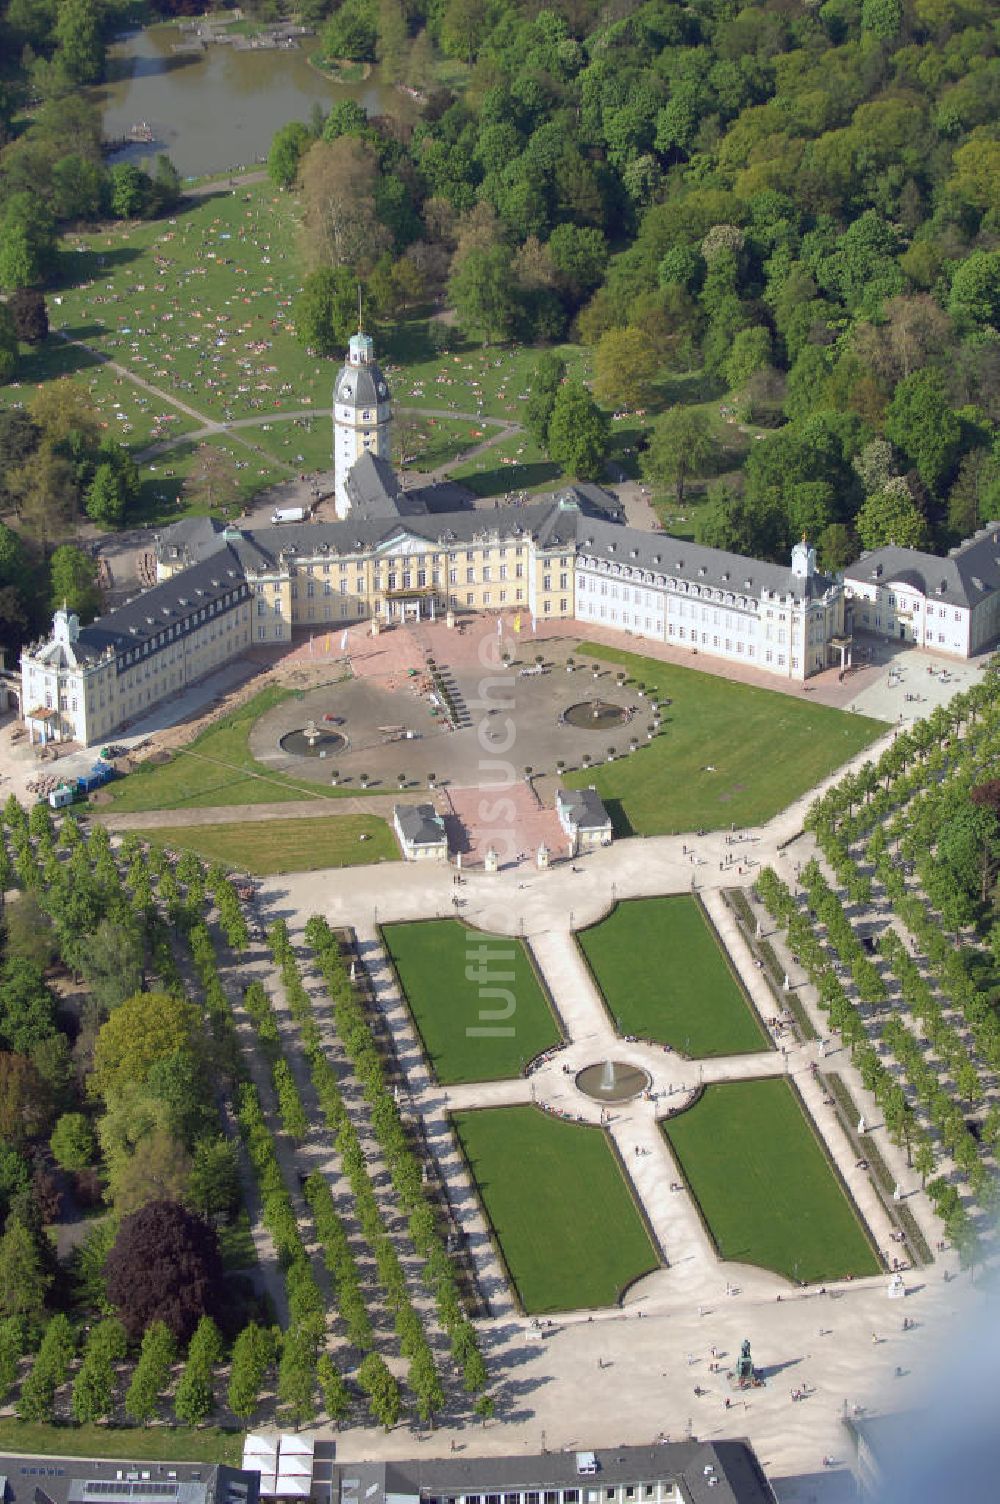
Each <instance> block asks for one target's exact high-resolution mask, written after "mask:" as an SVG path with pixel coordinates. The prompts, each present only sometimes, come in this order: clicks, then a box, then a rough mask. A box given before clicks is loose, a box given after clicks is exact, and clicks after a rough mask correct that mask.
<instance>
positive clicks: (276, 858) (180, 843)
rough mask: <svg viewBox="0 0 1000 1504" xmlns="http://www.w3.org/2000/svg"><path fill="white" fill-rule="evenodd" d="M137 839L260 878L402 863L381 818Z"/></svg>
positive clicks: (173, 831)
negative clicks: (374, 864) (338, 868)
mask: <svg viewBox="0 0 1000 1504" xmlns="http://www.w3.org/2000/svg"><path fill="white" fill-rule="evenodd" d="M136 835H138V836H141V837H142V839H143V840H145V841H152V842H154V843H155V844H156V845H159V846H168V847H170V848H171V849H172V850H175V851H193V852H195V853H196V854H197V855H198V856H200V857H204V859H205V861H207V862H221V863H222V864H223V866H224V867H235V868H237V869H238V870H239V871H241V872H251V873H253V874H254V876H256V877H267V876H268V875H270V874H272V873H275V872H312V871H314V870H315V869H316V868H320V867H362V866H368V865H369V864H370V863H372V862H394V861H398V860H399V849H398V847H397V846H396V842H395V838H394V837H393V834H392V831H391V830H390V829H389V827H388V825H387V824H386V822H385V821H384V820H380V819H379V818H378V816H377V815H318V816H317V817H316V818H315V819H311V820H310V819H307V820H302V819H295V820H281V819H276V820H253V821H249V820H246V821H242V822H240V821H233V822H232V823H229V822H228V821H227V822H221V823H219V824H218V825H170V826H165V825H161V826H156V827H150V829H148V830H137V831H136ZM362 836H364V838H365V839H364V840H362V839H361V838H362Z"/></svg>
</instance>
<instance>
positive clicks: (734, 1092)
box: [662, 1077, 882, 1284]
mask: <svg viewBox="0 0 1000 1504" xmlns="http://www.w3.org/2000/svg"><path fill="white" fill-rule="evenodd" d="M662 1127H663V1132H664V1134H665V1135H666V1138H667V1140H668V1142H669V1144H670V1147H671V1149H672V1150H673V1152H674V1154H675V1155H676V1157H677V1161H678V1163H679V1165H680V1166H681V1169H682V1171H683V1174H684V1177H685V1179H686V1181H687V1183H688V1186H689V1188H690V1190H691V1192H692V1194H693V1196H694V1197H695V1199H696V1201H697V1203H698V1206H699V1209H700V1211H701V1214H702V1217H703V1219H704V1222H705V1225H706V1227H707V1228H708V1231H709V1233H710V1235H711V1237H712V1240H713V1242H714V1243H715V1246H716V1248H717V1249H718V1251H719V1255H720V1257H721V1258H724V1259H728V1260H733V1261H736V1262H741V1263H747V1264H758V1265H760V1266H761V1267H762V1268H765V1269H772V1270H774V1272H775V1273H776V1274H782V1275H784V1276H785V1278H786V1279H790V1280H794V1281H795V1282H796V1283H801V1284H813V1283H819V1282H821V1281H833V1280H840V1279H845V1278H855V1277H857V1276H863V1275H870V1274H877V1273H878V1272H879V1270H880V1268H881V1267H882V1261H881V1259H880V1258H879V1256H878V1254H877V1252H876V1251H875V1249H874V1247H873V1245H872V1242H871V1239H870V1238H869V1236H868V1234H867V1231H866V1229H865V1228H864V1226H863V1224H862V1223H861V1221H860V1219H859V1217H858V1213H857V1211H856V1209H855V1207H854V1205H853V1203H852V1202H851V1200H850V1198H849V1197H848V1195H847V1192H846V1191H845V1190H844V1189H843V1187H842V1186H841V1184H840V1182H839V1180H838V1179H837V1175H836V1172H835V1170H834V1168H833V1165H832V1164H831V1162H830V1159H829V1156H828V1155H827V1153H826V1150H825V1149H824V1147H823V1145H822V1143H821V1141H820V1139H819V1137H818V1135H817V1133H816V1130H815V1128H814V1127H813V1125H812V1123H811V1121H810V1120H809V1118H808V1116H807V1114H806V1112H805V1109H804V1108H803V1106H802V1103H801V1102H800V1100H799V1098H798V1095H797V1093H796V1092H795V1090H794V1088H793V1087H792V1085H791V1084H790V1083H789V1082H788V1081H786V1080H785V1079H784V1078H782V1077H772V1078H769V1079H764V1080H758V1081H730V1082H726V1083H724V1084H721V1085H712V1086H709V1087H706V1088H705V1090H704V1091H703V1092H702V1093H701V1094H700V1096H699V1098H698V1100H697V1101H696V1102H695V1104H694V1105H693V1106H691V1107H689V1108H687V1109H686V1110H685V1111H683V1112H680V1113H677V1114H676V1115H675V1116H672V1117H669V1118H667V1119H666V1120H665V1122H664V1123H663V1125H662Z"/></svg>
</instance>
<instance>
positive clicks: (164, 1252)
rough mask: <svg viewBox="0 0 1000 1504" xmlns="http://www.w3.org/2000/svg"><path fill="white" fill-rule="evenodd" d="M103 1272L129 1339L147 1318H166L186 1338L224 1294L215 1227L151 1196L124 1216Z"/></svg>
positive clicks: (143, 1327) (173, 1203)
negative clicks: (212, 1227)
mask: <svg viewBox="0 0 1000 1504" xmlns="http://www.w3.org/2000/svg"><path fill="white" fill-rule="evenodd" d="M104 1275H105V1281H106V1286H107V1292H108V1299H109V1300H110V1302H111V1303H112V1305H113V1306H114V1307H115V1309H116V1311H117V1314H118V1316H119V1317H120V1319H121V1321H122V1323H123V1324H124V1326H125V1330H126V1331H127V1332H128V1335H129V1337H130V1338H131V1339H132V1340H137V1339H138V1338H139V1337H141V1336H142V1334H143V1332H144V1331H145V1330H146V1328H147V1327H148V1326H149V1324H150V1322H152V1321H164V1322H166V1324H167V1326H168V1327H169V1328H170V1330H171V1331H172V1332H173V1334H174V1336H175V1337H176V1338H177V1340H178V1341H179V1342H186V1341H187V1339H188V1338H189V1337H190V1335H191V1333H192V1332H193V1331H194V1329H195V1327H196V1326H197V1324H198V1322H199V1321H200V1319H201V1318H202V1316H212V1315H215V1314H217V1312H218V1309H219V1305H220V1302H221V1298H222V1260H221V1258H220V1257H219V1244H218V1241H217V1239H216V1236H215V1233H214V1232H213V1231H212V1229H211V1228H210V1227H209V1226H208V1224H207V1223H205V1222H203V1221H202V1220H201V1218H200V1217H196V1216H195V1215H194V1213H193V1212H189V1211H188V1210H187V1208H186V1207H184V1206H181V1205H179V1203H178V1202H176V1201H150V1202H149V1203H148V1205H146V1206H143V1207H141V1208H140V1209H139V1211H137V1212H133V1213H132V1215H131V1216H129V1217H124V1218H123V1219H122V1225H121V1227H120V1228H119V1231H118V1236H117V1238H116V1239H115V1242H114V1247H113V1248H112V1249H111V1252H110V1253H109V1254H108V1257H107V1261H106V1263H105V1265H104Z"/></svg>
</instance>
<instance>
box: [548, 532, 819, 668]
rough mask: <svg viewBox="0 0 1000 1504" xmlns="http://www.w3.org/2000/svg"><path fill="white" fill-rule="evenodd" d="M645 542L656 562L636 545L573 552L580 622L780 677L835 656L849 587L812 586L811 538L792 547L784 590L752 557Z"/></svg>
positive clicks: (671, 542)
mask: <svg viewBox="0 0 1000 1504" xmlns="http://www.w3.org/2000/svg"><path fill="white" fill-rule="evenodd" d="M649 543H650V548H651V549H652V548H654V547H655V548H656V549H657V550H658V552H655V553H653V554H652V559H650V558H649V557H647V558H646V559H645V560H643V559H642V558H641V557H640V552H645V551H640V550H638V549H635V550H627V551H625V553H624V557H623V556H622V555H621V554H618V555H611V556H609V554H608V553H607V552H605V554H604V555H596V554H587V553H584V554H581V555H580V556H579V557H578V558H577V561H576V617H577V620H578V621H581V622H593V623H594V624H595V625H598V626H606V627H609V628H611V629H612V630H616V631H624V632H629V633H632V634H633V635H634V636H637V637H645V638H649V639H650V640H652V641H654V642H665V643H669V644H670V645H671V646H672V647H678V648H686V649H688V650H689V651H690V652H691V654H692V655H695V654H698V653H703V654H705V655H707V656H709V657H712V658H723V659H726V660H728V661H729V662H731V663H743V664H747V665H749V666H751V667H754V668H760V669H763V670H764V671H765V672H767V673H771V674H775V675H777V676H778V677H780V678H783V679H794V680H797V681H801V680H805V679H807V678H808V677H809V676H810V675H811V674H815V673H819V672H821V671H822V670H823V669H825V668H827V667H829V666H830V664H831V662H836V661H837V658H831V640H832V639H833V638H835V637H838V636H839V635H840V634H841V633H842V632H843V624H844V622H843V592H842V590H841V589H840V587H839V586H838V585H835V584H833V583H832V582H827V581H823V582H822V585H821V586H820V588H818V589H816V590H813V589H812V588H808V587H811V586H812V584H813V582H814V581H816V556H815V550H813V549H811V548H809V547H808V545H806V544H805V543H800V544H796V546H795V548H794V549H793V551H792V567H791V570H790V571H786V572H785V573H786V576H787V587H786V588H780V587H779V588H775V587H776V586H777V585H778V581H777V580H776V579H772V580H771V582H770V583H769V584H768V585H765V584H763V583H762V582H761V579H760V573H761V568H760V566H759V565H758V564H756V562H755V561H752V560H748V559H744V560H739V559H738V558H736V557H735V556H728V555H721V554H720V555H717V556H716V557H717V559H718V563H717V564H713V560H712V558H711V555H712V554H713V553H714V551H713V550H709V549H696V548H695V546H694V545H686V544H684V543H681V542H680V541H679V540H676V539H671V538H666V537H664V538H662V539H659V538H657V537H656V536H655V535H651V537H650V539H649ZM611 546H612V547H613V546H614V545H611ZM686 555H691V558H690V559H688V558H687V557H685V556H686ZM650 562H652V563H654V565H657V566H658V567H654V568H650V567H649V564H650ZM730 563H731V564H732V566H733V567H727V565H730ZM740 565H742V566H744V568H743V569H740V568H739V566H740ZM681 571H683V572H681ZM771 573H772V574H776V573H777V571H773V570H772V571H771ZM799 582H801V584H800V583H799Z"/></svg>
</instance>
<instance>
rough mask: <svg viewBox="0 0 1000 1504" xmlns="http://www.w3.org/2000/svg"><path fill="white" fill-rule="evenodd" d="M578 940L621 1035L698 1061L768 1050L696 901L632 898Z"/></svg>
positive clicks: (767, 1041) (686, 898) (583, 931)
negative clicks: (669, 1048)
mask: <svg viewBox="0 0 1000 1504" xmlns="http://www.w3.org/2000/svg"><path fill="white" fill-rule="evenodd" d="M577 939H578V940H579V942H580V945H581V947H582V949H583V953H584V955H585V956H586V957H587V960H588V961H589V962H590V965H591V968H592V970H593V972H594V976H595V977H596V978H597V983H598V986H599V987H600V989H601V991H602V992H603V993H604V997H605V1001H606V1003H607V1005H608V1010H609V1012H610V1014H611V1016H612V1018H613V1019H614V1020H615V1022H616V1024H617V1025H618V1028H619V1032H620V1033H622V1034H637V1035H638V1036H639V1038H640V1039H653V1040H656V1041H657V1043H659V1044H669V1045H672V1046H673V1048H674V1049H675V1050H681V1051H683V1053H684V1054H685V1055H689V1056H692V1057H694V1058H695V1059H701V1058H703V1057H705V1056H709V1055H739V1054H746V1053H749V1052H750V1051H752V1050H765V1049H767V1048H768V1047H769V1040H768V1039H767V1036H766V1035H765V1033H764V1030H763V1029H762V1028H761V1025H760V1022H759V1021H758V1019H757V1017H756V1015H755V1013H754V1011H753V1008H752V1006H751V1004H750V1003H749V1001H748V1000H747V998H746V997H745V995H744V992H743V989H742V987H741V986H740V984H739V982H738V981H737V979H736V977H735V975H734V974H733V971H732V969H731V967H730V965H729V962H728V961H727V959H726V956H725V954H724V952H723V950H722V948H721V944H720V941H719V939H718V936H717V935H716V933H715V931H714V929H713V928H712V926H711V924H710V922H709V921H708V919H707V918H706V916H705V914H704V912H703V910H702V908H701V906H700V904H698V903H697V901H696V900H695V899H693V898H689V897H688V896H687V895H686V894H681V895H679V896H677V897H674V898H632V899H629V900H628V901H627V902H625V903H620V904H618V905H617V907H616V908H614V909H613V910H612V912H611V913H610V914H609V915H608V917H607V919H602V920H601V922H600V924H595V925H592V926H591V927H590V928H589V929H585V930H581V931H580V932H579V933H578V935H577Z"/></svg>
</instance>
